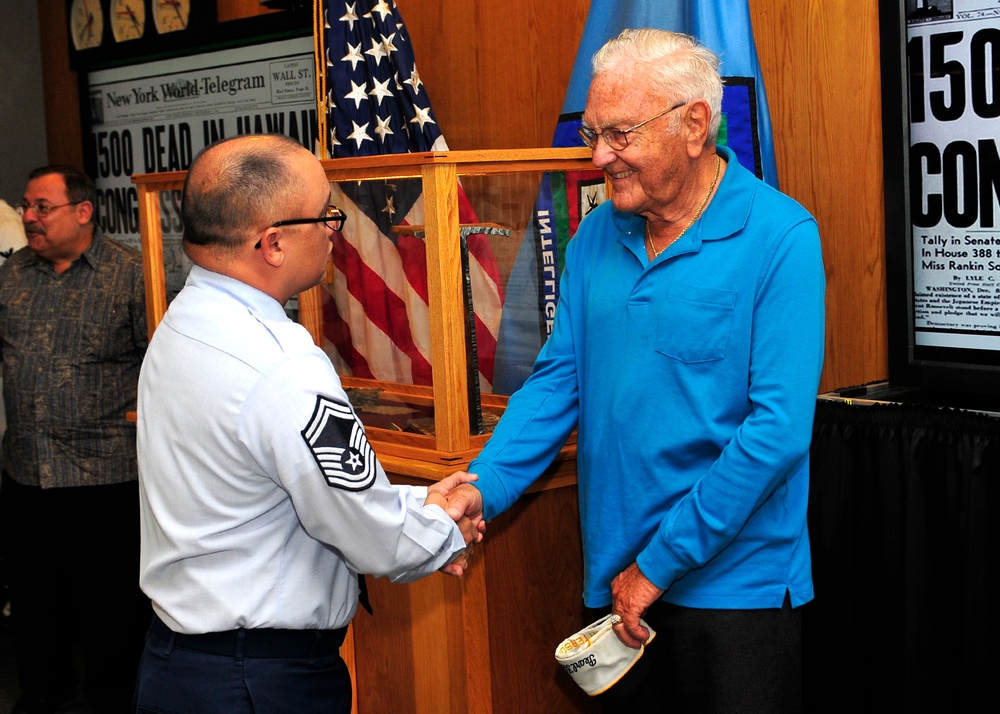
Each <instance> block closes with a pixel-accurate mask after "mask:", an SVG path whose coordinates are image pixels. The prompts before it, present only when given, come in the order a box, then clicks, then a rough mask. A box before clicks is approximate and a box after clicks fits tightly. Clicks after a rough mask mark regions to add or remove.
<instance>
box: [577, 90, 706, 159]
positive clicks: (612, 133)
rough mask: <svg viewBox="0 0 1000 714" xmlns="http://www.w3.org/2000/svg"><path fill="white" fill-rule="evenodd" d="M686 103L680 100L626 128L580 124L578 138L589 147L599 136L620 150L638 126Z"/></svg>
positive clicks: (594, 143)
mask: <svg viewBox="0 0 1000 714" xmlns="http://www.w3.org/2000/svg"><path fill="white" fill-rule="evenodd" d="M687 103H688V102H680V103H679V104H675V105H674V106H672V107H670V109H664V110H663V111H662V112H660V113H659V114H657V115H656V116H653V117H650V118H649V119H647V120H646V121H641V122H639V123H638V124H636V125H635V126H630V127H629V128H628V129H612V128H610V127H609V128H605V129H601V130H600V131H597V130H595V129H591V128H590V127H589V126H581V127H580V128H579V129H577V131H578V132H579V134H580V138H581V139H583V143H584V144H586V145H587V146H589V147H590V148H591V149H593V148H594V147H595V146H597V138H598V137H600V138H602V139H604V143H605V144H607V145H608V146H610V147H611V148H612V149H614V150H615V151H621V150H622V149H624V148H625V147H627V146H628V135H629V134H631V133H632V132H633V131H635V130H636V129H639V128H640V127H644V126H646V125H647V124H649V122H651V121H653V120H654V119H659V118H660V117H662V116H664V115H666V114H669V113H670V112H672V111H673V110H674V109H680V108H681V107H683V106H684V105H685V104H687Z"/></svg>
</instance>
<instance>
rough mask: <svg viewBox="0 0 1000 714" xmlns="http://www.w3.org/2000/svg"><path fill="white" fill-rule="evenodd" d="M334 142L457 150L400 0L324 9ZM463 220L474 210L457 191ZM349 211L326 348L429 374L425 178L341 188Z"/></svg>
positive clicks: (361, 368) (472, 254)
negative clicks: (418, 233) (410, 228)
mask: <svg viewBox="0 0 1000 714" xmlns="http://www.w3.org/2000/svg"><path fill="white" fill-rule="evenodd" d="M325 25H326V26H325V37H324V39H325V45H326V51H325V54H326V56H325V64H326V90H327V94H326V101H327V106H328V108H329V114H328V124H327V129H328V132H327V133H328V150H329V153H330V155H332V156H333V157H334V158H341V157H348V156H371V155H375V154H390V153H404V152H425V151H446V150H447V149H448V146H447V144H446V143H445V140H444V137H443V136H442V135H441V130H440V128H439V126H438V124H437V121H436V119H435V117H434V112H433V111H432V109H431V105H430V100H429V98H428V96H427V90H426V88H425V87H424V85H423V82H422V81H421V79H420V75H419V73H418V72H417V66H416V61H415V60H414V56H413V47H412V45H411V44H410V37H409V34H408V33H407V31H406V27H405V26H404V25H403V19H402V17H401V16H400V14H399V9H398V8H397V7H396V4H395V2H394V1H393V0H356V1H355V2H344V1H343V0H330V2H329V3H328V4H327V6H326V18H325ZM459 197H460V211H459V219H460V221H461V222H462V223H474V222H475V215H474V214H473V211H472V209H471V206H470V205H469V203H468V201H467V200H466V199H465V195H464V193H462V191H461V190H459ZM334 202H335V203H336V204H337V205H338V206H340V208H341V209H343V210H344V211H345V212H346V213H347V223H346V225H345V226H344V230H343V233H342V235H343V239H342V240H337V241H336V243H335V247H334V253H333V261H334V267H335V274H334V281H333V285H330V286H327V289H328V290H329V292H330V294H331V296H332V298H333V299H332V301H327V304H326V306H325V307H324V332H325V336H326V340H327V344H326V349H327V351H328V352H329V353H330V355H331V358H332V359H333V360H334V362H335V363H336V364H337V366H338V369H339V370H341V373H346V374H352V375H354V376H356V377H369V378H374V379H380V380H386V381H394V382H404V383H413V384H430V383H431V354H430V327H429V320H428V309H427V271H426V260H425V252H424V241H423V239H422V238H419V237H414V236H413V235H412V234H410V235H408V234H406V233H405V232H399V231H398V230H397V231H393V227H396V226H406V225H423V223H424V219H423V200H422V198H421V187H420V181H419V179H413V180H410V179H406V180H392V181H365V182H361V183H342V184H339V185H335V186H334ZM468 247H469V269H470V277H471V282H472V295H473V304H474V306H475V318H476V319H475V324H476V341H477V351H478V357H479V359H478V369H479V377H480V379H479V385H480V388H481V389H482V390H483V391H490V389H491V385H492V382H493V364H494V356H495V353H496V339H497V334H498V331H499V324H500V312H501V308H502V305H503V291H502V287H501V282H500V274H499V271H498V269H497V265H496V261H495V259H494V257H493V252H492V249H491V248H490V244H489V240H488V239H487V237H486V236H485V235H478V234H477V235H471V236H469V238H468Z"/></svg>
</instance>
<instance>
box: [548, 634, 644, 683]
mask: <svg viewBox="0 0 1000 714" xmlns="http://www.w3.org/2000/svg"><path fill="white" fill-rule="evenodd" d="M612 617H615V616H613V615H605V616H604V617H602V618H601V619H600V620H598V621H597V622H594V623H591V624H590V625H587V626H586V627H584V628H583V629H582V630H580V631H579V632H577V633H576V634H575V635H570V636H569V637H568V638H567V639H565V640H563V642H562V644H560V645H559V647H557V648H556V661H557V662H558V663H559V664H561V665H562V668H563V669H565V670H566V671H567V672H568V673H569V675H570V676H571V677H572V678H573V681H574V682H576V683H577V684H578V685H580V688H581V689H583V691H585V692H586V693H587V694H589V695H590V696H592V697H595V696H597V695H598V694H602V693H603V692H606V691H607V690H608V689H610V688H611V687H612V686H614V685H615V684H616V683H617V682H618V681H619V680H620V679H621V678H622V677H624V676H625V673H626V672H628V671H629V670H630V669H631V668H632V665H634V664H635V663H636V662H637V661H639V658H640V657H642V653H643V652H644V651H645V646H646V645H648V644H649V643H650V642H652V641H653V638H654V637H655V636H656V633H655V632H653V628H651V627H650V626H649V625H647V624H646V622H645V620H642V619H640V620H639V622H641V623H642V626H643V627H645V628H646V629H647V630H649V639H647V640H646V641H645V642H644V643H643V644H641V645H639V648H638V649H632V648H631V647H629V646H628V645H626V644H625V643H624V642H622V641H621V640H620V639H618V635H616V634H615V633H614V631H613V630H612V629H611V627H612V621H611V618H612ZM616 621H617V620H616Z"/></svg>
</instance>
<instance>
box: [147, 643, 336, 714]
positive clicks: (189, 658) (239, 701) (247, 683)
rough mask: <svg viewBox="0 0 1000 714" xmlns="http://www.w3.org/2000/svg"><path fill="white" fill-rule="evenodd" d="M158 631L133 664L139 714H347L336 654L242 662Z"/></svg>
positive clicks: (236, 654)
mask: <svg viewBox="0 0 1000 714" xmlns="http://www.w3.org/2000/svg"><path fill="white" fill-rule="evenodd" d="M175 640H176V638H175V637H173V636H171V635H170V634H164V631H163V629H162V627H160V628H157V627H156V626H154V627H153V628H152V629H151V630H150V633H149V635H148V636H147V638H146V647H145V649H144V650H143V653H142V660H141V661H140V663H139V681H138V684H137V686H136V692H135V711H136V712H138V713H139V714H172V713H176V714H279V713H287V714H303V713H304V712H309V713H310V714H313V713H315V714H350V711H351V677H350V673H349V672H348V671H347V665H346V664H344V660H343V659H341V657H340V654H339V653H337V652H334V653H332V654H323V655H321V656H306V657H289V658H272V657H256V656H248V654H247V652H245V651H244V650H243V647H242V644H241V642H240V641H237V643H236V645H235V647H234V651H233V653H232V654H231V655H222V654H210V653H207V652H201V651H197V650H193V649H188V648H186V647H184V646H183V645H182V644H181V643H179V642H177V641H175Z"/></svg>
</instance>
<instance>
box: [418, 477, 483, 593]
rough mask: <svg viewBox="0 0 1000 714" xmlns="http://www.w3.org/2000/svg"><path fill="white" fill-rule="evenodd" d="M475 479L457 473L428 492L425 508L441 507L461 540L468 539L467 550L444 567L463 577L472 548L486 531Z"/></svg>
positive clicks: (446, 571)
mask: <svg viewBox="0 0 1000 714" xmlns="http://www.w3.org/2000/svg"><path fill="white" fill-rule="evenodd" d="M475 480H476V475H475V474H470V473H466V472H465V471H456V472H455V473H453V474H452V475H451V476H447V477H445V478H443V479H441V480H440V481H438V482H437V483H436V484H434V485H433V486H430V487H428V489H427V500H425V501H424V505H425V506H427V505H431V504H433V505H435V506H440V507H441V508H443V509H444V510H445V512H446V513H447V514H448V515H449V516H451V517H452V519H454V521H455V523H456V525H458V528H459V530H460V531H461V532H462V537H463V538H465V550H464V551H462V553H461V554H460V555H459V556H458V557H457V558H455V560H453V561H451V562H450V563H448V565H446V566H444V567H443V568H441V571H442V572H445V573H448V574H449V575H456V576H459V577H461V576H462V574H463V573H464V572H465V570H466V568H468V567H469V556H470V555H471V553H472V546H473V545H475V544H476V543H479V542H480V541H481V540H482V539H483V534H484V533H485V532H486V521H485V520H483V496H482V494H481V493H479V489H478V488H476V487H475V486H472V485H471V483H472V482H473V481H475Z"/></svg>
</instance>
